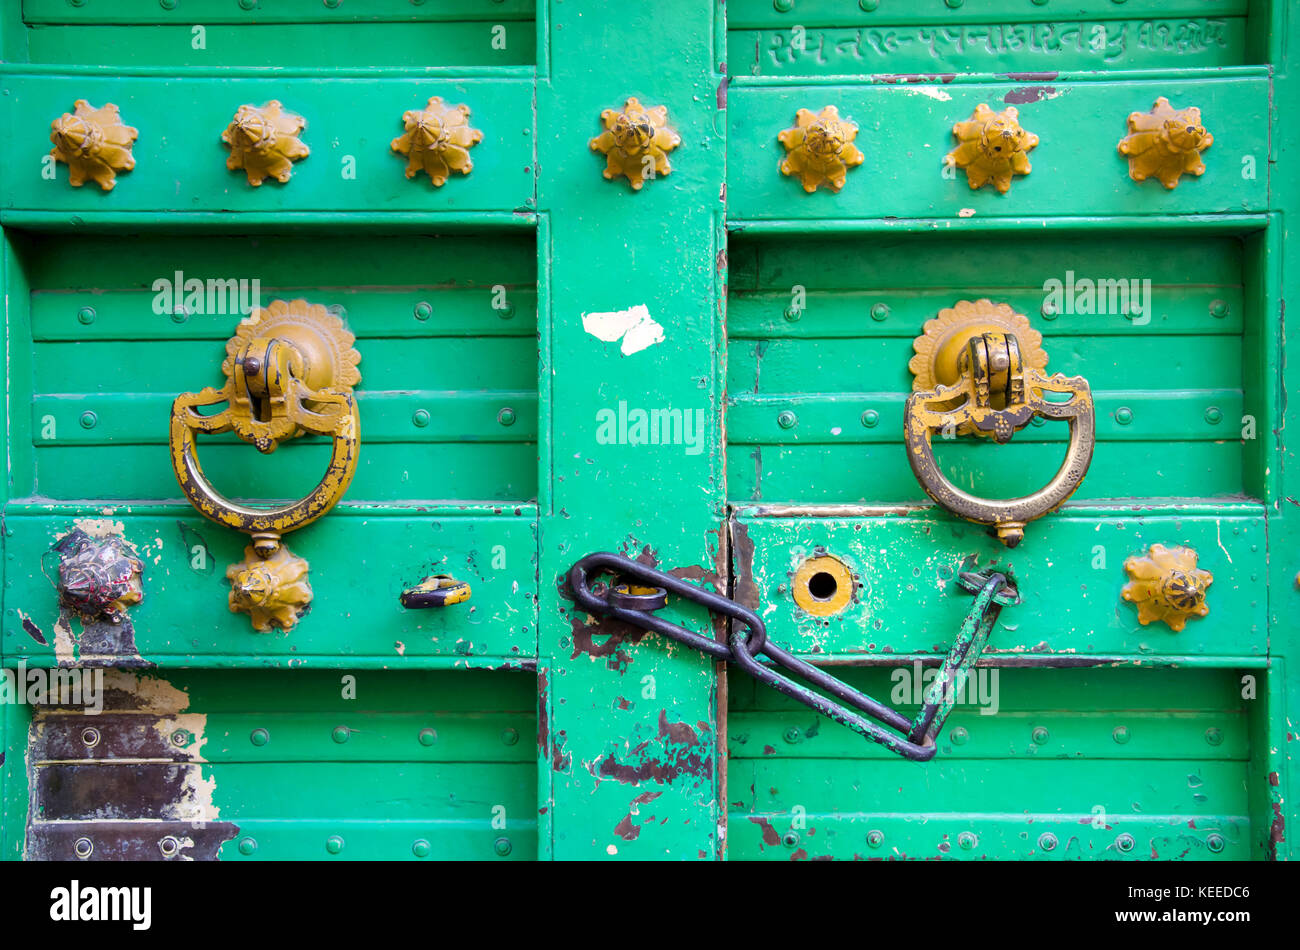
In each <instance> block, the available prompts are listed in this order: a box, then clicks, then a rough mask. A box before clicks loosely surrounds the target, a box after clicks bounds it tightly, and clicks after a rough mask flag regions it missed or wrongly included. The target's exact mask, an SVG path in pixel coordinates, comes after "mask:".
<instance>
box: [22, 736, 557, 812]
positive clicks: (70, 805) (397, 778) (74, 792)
mask: <svg viewBox="0 0 1300 950" xmlns="http://www.w3.org/2000/svg"><path fill="white" fill-rule="evenodd" d="M263 748H267V749H269V748H270V746H269V745H268V746H264V747H263ZM267 758H268V761H267V762H266V763H231V762H227V763H218V764H217V765H215V766H208V765H207V764H203V765H200V764H197V763H196V764H185V765H180V764H166V765H164V764H155V763H126V762H121V763H113V764H109V763H97V764H94V765H85V764H63V763H61V764H58V765H46V766H42V767H40V768H38V769H35V770H33V771H34V775H33V779H34V784H35V786H36V787H35V788H34V789H33V790H32V797H33V798H34V799H36V801H38V802H39V804H40V809H41V813H42V815H43V816H44V817H45V819H46V820H51V821H78V820H80V821H84V820H87V819H103V820H118V821H120V820H125V819H132V818H144V819H154V820H160V819H161V820H176V819H184V818H188V817H192V815H193V813H192V812H191V813H190V814H186V813H185V811H184V810H183V809H184V808H185V807H186V806H189V807H191V808H192V807H193V802H192V801H187V800H186V799H185V798H184V797H182V794H178V793H180V792H182V790H183V789H184V788H186V787H187V786H188V787H190V788H195V787H202V786H203V784H204V777H203V776H204V774H207V775H209V776H211V778H212V779H213V780H215V794H216V795H217V796H219V797H220V799H221V804H225V805H226V807H224V808H222V809H221V811H222V819H223V820H226V821H234V822H235V823H236V824H238V821H239V817H238V816H239V815H240V814H241V813H250V812H251V813H253V814H256V815H258V817H264V818H279V819H303V818H317V819H322V818H329V817H331V816H332V815H337V814H365V815H367V816H369V817H370V818H372V819H380V818H386V817H390V816H391V817H394V818H397V817H401V818H410V817H411V816H412V815H422V816H424V817H426V818H427V819H432V820H436V819H439V818H442V819H464V818H468V817H469V816H470V815H471V814H473V812H472V811H471V809H475V810H477V812H478V814H477V815H474V817H476V818H480V819H481V820H482V821H483V822H485V823H488V822H490V821H491V820H492V817H493V816H492V804H493V803H495V804H499V805H502V806H503V807H505V808H506V810H507V813H510V812H513V813H514V814H516V815H524V814H530V813H532V812H535V810H536V805H534V804H533V799H534V798H535V795H536V774H537V762H536V759H534V760H533V761H530V762H526V763H498V762H472V763H469V762H451V763H448V762H405V763H387V764H386V765H380V764H378V763H371V764H370V765H369V769H368V771H369V773H370V780H369V781H366V782H356V781H349V780H348V777H353V778H354V777H355V775H356V769H357V766H356V763H354V762H295V763H294V777H293V780H292V781H286V780H285V775H284V772H283V771H282V770H280V769H273V768H268V767H267V766H268V765H269V764H271V763H273V762H278V761H279V760H277V759H274V758H273V757H272V755H271V754H270V753H268V756H267ZM227 803H228V804H227ZM466 803H473V804H469V807H468V808H467V807H466ZM218 807H220V805H218Z"/></svg>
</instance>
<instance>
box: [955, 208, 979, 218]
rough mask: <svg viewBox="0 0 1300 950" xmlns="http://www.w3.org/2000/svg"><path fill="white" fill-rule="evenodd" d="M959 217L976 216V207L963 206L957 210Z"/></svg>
mask: <svg viewBox="0 0 1300 950" xmlns="http://www.w3.org/2000/svg"><path fill="white" fill-rule="evenodd" d="M957 217H959V218H973V217H975V209H974V208H962V209H961V210H960V211H958V212H957Z"/></svg>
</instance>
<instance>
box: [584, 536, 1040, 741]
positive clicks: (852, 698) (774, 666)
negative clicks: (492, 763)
mask: <svg viewBox="0 0 1300 950" xmlns="http://www.w3.org/2000/svg"><path fill="white" fill-rule="evenodd" d="M601 573H608V574H613V575H616V576H618V577H620V578H622V581H621V583H617V584H612V585H608V588H607V590H606V592H605V594H604V595H600V594H597V593H596V592H595V591H594V590H593V589H592V586H591V579H592V578H593V577H596V576H598V575H599V574H601ZM567 582H568V583H567V590H565V591H564V592H563V593H564V596H566V597H568V598H569V599H570V600H572V601H573V602H574V603H575V604H577V605H578V607H580V608H582V609H583V610H585V611H587V612H588V613H592V614H596V615H598V616H601V617H610V618H612V619H614V620H620V621H622V622H623V623H626V624H629V625H631V626H634V627H638V628H640V629H642V630H651V631H654V632H655V633H659V634H662V635H663V636H665V637H668V638H670V639H672V640H676V641H677V642H678V643H684V644H685V645H686V646H689V647H692V648H693V649H696V650H699V651H700V652H701V653H705V654H707V655H709V656H711V657H713V658H714V659H717V660H728V661H731V662H734V663H735V664H737V665H738V666H739V667H740V668H741V669H743V670H744V671H745V672H746V673H748V674H749V675H750V676H752V677H754V679H756V680H758V681H759V682H760V683H762V684H763V685H764V686H769V687H771V688H772V689H774V690H776V691H777V692H779V693H782V694H783V695H786V696H789V697H790V698H791V699H794V700H796V701H798V702H801V703H803V704H804V705H805V706H808V707H809V708H810V709H814V710H816V711H817V712H819V713H821V714H822V715H823V716H826V717H828V718H830V719H833V720H835V721H836V722H838V723H840V724H841V725H844V726H848V727H849V728H850V729H852V730H853V731H854V732H856V733H858V734H859V735H861V736H863V737H865V738H867V739H870V740H871V741H872V742H878V743H880V744H881V745H883V746H884V747H885V748H887V749H889V750H890V751H891V752H896V753H897V754H899V755H901V756H902V757H903V758H905V759H910V760H911V761H913V762H927V761H929V760H930V759H932V758H934V754H935V752H936V751H937V746H936V744H935V737H936V736H937V735H938V734H939V732H940V731H941V730H942V729H943V725H944V723H945V722H946V721H947V719H948V715H949V714H950V713H951V712H952V709H953V705H954V704H955V702H956V697H957V696H958V695H960V693H961V690H962V688H963V685H964V684H965V681H966V677H967V675H968V674H969V672H970V669H971V668H972V667H973V666H974V665H975V663H976V662H977V661H978V660H979V657H980V654H981V653H982V652H983V650H984V645H985V643H986V642H987V641H988V638H989V634H990V633H992V631H993V625H994V624H995V623H996V622H997V618H998V614H999V613H1001V611H1002V608H1003V607H1004V606H1009V605H1012V604H1018V603H1020V594H1019V592H1018V591H1017V589H1016V586H1015V582H1014V580H1013V579H1012V578H1011V576H1010V572H1009V571H1008V572H1003V573H999V572H995V571H985V572H974V571H967V572H963V573H962V574H961V575H960V578H959V582H958V583H959V585H960V586H961V587H962V589H963V590H966V591H969V592H971V593H973V594H975V603H974V604H973V605H972V606H971V609H970V612H969V613H968V614H967V615H966V619H965V620H964V621H963V622H962V626H961V630H960V631H959V632H958V634H957V638H956V640H955V641H954V642H953V645H952V649H951V650H950V651H949V652H948V657H947V659H945V660H944V663H943V667H942V668H941V670H940V671H939V674H938V676H936V677H935V679H934V681H933V682H932V683H931V684H930V686H929V687H928V688H927V690H926V692H925V699H924V703H923V705H922V706H921V710H920V712H919V713H917V715H916V718H915V719H910V720H909V719H908V718H907V717H906V716H904V715H903V714H902V713H900V712H898V711H897V710H895V709H891V708H890V707H888V706H886V705H884V704H883V703H881V702H879V701H877V700H875V699H872V698H871V697H870V696H867V695H866V694H865V693H861V692H859V691H858V690H856V689H854V688H853V687H851V686H849V685H848V684H846V683H844V682H843V681H841V680H838V679H836V678H835V677H833V676H831V675H830V674H828V673H826V672H825V671H823V670H819V669H818V668H817V667H815V666H813V665H812V664H811V663H808V662H807V661H805V660H802V659H800V658H799V657H797V656H795V655H794V654H792V653H788V652H786V651H785V650H783V649H781V648H780V647H778V646H777V645H776V644H774V643H771V642H770V641H769V640H768V639H767V628H766V627H765V626H764V624H763V621H762V620H760V619H759V617H758V615H757V614H756V613H754V612H753V611H752V610H750V609H749V608H747V607H744V606H742V605H740V604H738V603H736V602H735V601H734V600H731V599H730V598H728V597H723V596H722V595H720V594H714V593H710V592H709V591H707V590H704V589H702V588H700V587H696V586H695V585H694V584H690V583H687V582H686V581H683V580H680V579H679V578H676V577H673V576H672V575H671V574H666V573H664V572H663V571H658V570H655V569H654V568H652V567H647V566H646V565H644V564H639V563H637V562H635V561H631V560H628V559H627V558H625V557H622V556H620V555H618V554H612V553H610V552H597V553H594V554H588V555H587V556H586V557H584V558H582V559H581V560H579V561H578V562H576V563H575V564H574V565H573V567H571V568H570V569H569V573H568V578H567ZM652 590H653V591H656V593H654V594H650V593H649V591H652ZM629 591H631V592H635V593H636V596H637V597H638V599H639V600H640V601H641V602H640V603H638V604H637V605H636V606H621V605H622V604H626V603H627V599H626V598H627V595H628V592H629ZM670 593H671V594H676V595H677V596H678V597H681V598H682V599H683V600H687V601H690V602H692V603H696V604H700V605H701V606H703V607H705V608H707V609H708V610H709V611H710V612H711V613H715V614H719V615H721V616H723V617H726V618H728V619H729V620H733V621H736V622H737V623H738V624H739V625H740V629H736V628H735V626H734V625H733V627H732V630H731V633H730V636H729V643H721V642H719V641H717V640H714V639H713V638H711V637H707V636H703V635H701V634H698V633H694V632H692V631H690V630H687V629H686V628H684V627H681V626H679V625H677V624H675V623H673V622H672V621H670V620H666V619H664V618H663V617H659V616H656V615H655V613H654V611H656V610H658V609H660V607H662V606H665V605H666V603H667V595H668V594H670ZM760 656H764V657H766V658H767V659H768V660H770V661H771V662H770V663H764V662H761V661H760V660H759V657H760ZM780 670H784V671H786V672H787V673H792V674H794V675H795V676H798V677H799V678H800V679H802V680H805V681H806V682H808V683H811V684H812V685H813V686H815V687H817V688H818V689H820V690H822V691H824V692H826V693H829V694H830V696H831V697H833V699H830V698H827V697H826V696H824V695H822V694H821V693H819V692H815V691H814V690H811V689H809V688H808V687H806V686H803V685H801V684H800V683H797V682H795V681H794V680H793V679H791V678H790V677H789V676H786V675H784V674H783V673H781V672H779V671H780ZM848 707H852V708H851V709H850V708H848ZM854 710H857V712H854Z"/></svg>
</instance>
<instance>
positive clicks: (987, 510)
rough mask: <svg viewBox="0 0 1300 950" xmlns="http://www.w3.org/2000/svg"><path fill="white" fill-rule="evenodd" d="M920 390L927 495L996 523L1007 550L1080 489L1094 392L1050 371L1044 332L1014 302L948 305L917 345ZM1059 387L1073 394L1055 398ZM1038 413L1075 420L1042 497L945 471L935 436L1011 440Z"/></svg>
mask: <svg viewBox="0 0 1300 950" xmlns="http://www.w3.org/2000/svg"><path fill="white" fill-rule="evenodd" d="M912 347H913V349H914V350H915V351H916V355H915V356H913V357H912V360H911V362H910V363H909V364H908V368H909V369H910V370H911V371H912V376H913V380H912V388H913V390H914V391H913V393H912V394H911V395H910V396H909V397H908V399H907V408H906V411H905V413H904V438H905V440H906V442H907V459H908V461H909V462H910V463H911V466H912V472H913V473H914V474H915V475H916V478H917V481H919V482H920V483H921V487H922V488H924V489H925V493H926V494H927V495H929V496H930V497H931V498H933V499H934V500H935V501H936V502H938V503H939V504H940V505H942V506H943V507H945V508H947V509H948V510H949V511H951V512H952V513H953V514H956V515H959V516H960V517H962V518H965V519H967V520H968V521H974V522H976V523H978V524H984V525H988V526H989V527H990V528H991V529H992V531H993V533H994V534H996V535H997V537H998V539H999V540H1000V541H1002V543H1003V544H1005V545H1006V546H1007V547H1015V546H1016V545H1017V544H1019V543H1020V541H1021V539H1022V538H1024V536H1025V523H1026V522H1029V521H1032V520H1034V519H1035V518H1041V517H1042V516H1043V515H1045V514H1048V513H1050V512H1052V511H1055V510H1056V509H1057V508H1059V507H1060V506H1061V505H1062V504H1064V503H1065V501H1066V500H1067V499H1068V498H1069V497H1070V496H1071V495H1072V494H1074V492H1075V489H1077V488H1078V487H1079V483H1080V482H1082V481H1083V477H1084V475H1085V474H1086V473H1087V471H1088V465H1089V464H1090V463H1091V462H1092V452H1093V446H1094V444H1095V442H1096V437H1095V419H1094V411H1093V401H1092V391H1091V389H1089V387H1088V381H1087V380H1086V379H1084V378H1083V377H1081V376H1069V377H1067V376H1063V375H1061V374H1059V373H1058V374H1056V375H1055V376H1048V375H1046V374H1045V373H1044V372H1043V368H1044V367H1045V366H1046V365H1047V353H1046V352H1045V351H1044V350H1043V347H1042V336H1041V335H1040V334H1039V333H1038V332H1037V331H1036V330H1034V329H1033V328H1032V327H1030V325H1029V320H1028V319H1027V318H1026V317H1025V316H1024V315H1023V314H1019V313H1016V312H1015V311H1014V310H1012V309H1011V307H1009V306H1008V305H1007V304H995V303H993V302H992V301H991V300H976V301H973V302H972V301H969V300H962V301H959V302H958V303H957V304H956V305H955V306H954V307H952V308H951V309H947V310H941V311H939V316H938V317H937V318H936V319H934V320H930V321H928V322H927V323H926V324H925V333H924V334H922V335H921V336H919V337H917V338H916V339H915V340H914V341H913V344H912ZM1048 393H1055V394H1057V395H1058V396H1061V397H1065V398H1063V399H1059V400H1053V399H1051V398H1049V397H1048V396H1047V394H1048ZM1035 416H1041V417H1042V418H1045V419H1064V420H1066V421H1067V422H1069V424H1070V447H1069V449H1068V450H1067V452H1066V456H1065V461H1064V462H1063V463H1062V464H1061V467H1060V469H1059V470H1058V471H1057V473H1056V475H1055V476H1054V477H1053V478H1052V480H1051V481H1050V482H1049V483H1048V484H1047V485H1046V486H1044V487H1043V488H1041V489H1039V490H1038V491H1036V492H1034V493H1033V494H1032V495H1025V496H1024V497H1021V498H1011V499H1007V500H993V499H987V498H978V497H976V496H975V495H971V494H969V493H967V492H964V491H962V490H961V489H960V488H958V487H957V486H956V485H954V484H953V483H952V482H951V481H949V480H948V478H947V477H945V476H944V474H943V473H942V472H941V471H940V470H939V466H938V463H937V462H936V461H935V458H934V447H933V445H932V444H931V439H932V437H933V435H934V433H935V432H942V433H945V435H948V436H949V437H951V436H953V435H977V436H982V437H985V438H992V439H993V440H994V441H995V442H998V443H999V444H1000V443H1003V442H1007V441H1009V440H1010V439H1011V437H1012V436H1013V435H1014V434H1015V433H1017V432H1019V431H1020V430H1021V429H1023V428H1024V427H1025V426H1027V425H1028V424H1029V423H1030V422H1031V421H1032V420H1033V419H1034V417H1035Z"/></svg>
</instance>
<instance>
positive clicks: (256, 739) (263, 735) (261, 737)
mask: <svg viewBox="0 0 1300 950" xmlns="http://www.w3.org/2000/svg"><path fill="white" fill-rule="evenodd" d="M248 741H249V742H251V743H253V745H266V744H267V743H268V742H270V741H271V734H270V733H269V732H267V731H266V730H265V729H254V730H253V731H252V732H250V733H249V734H248Z"/></svg>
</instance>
